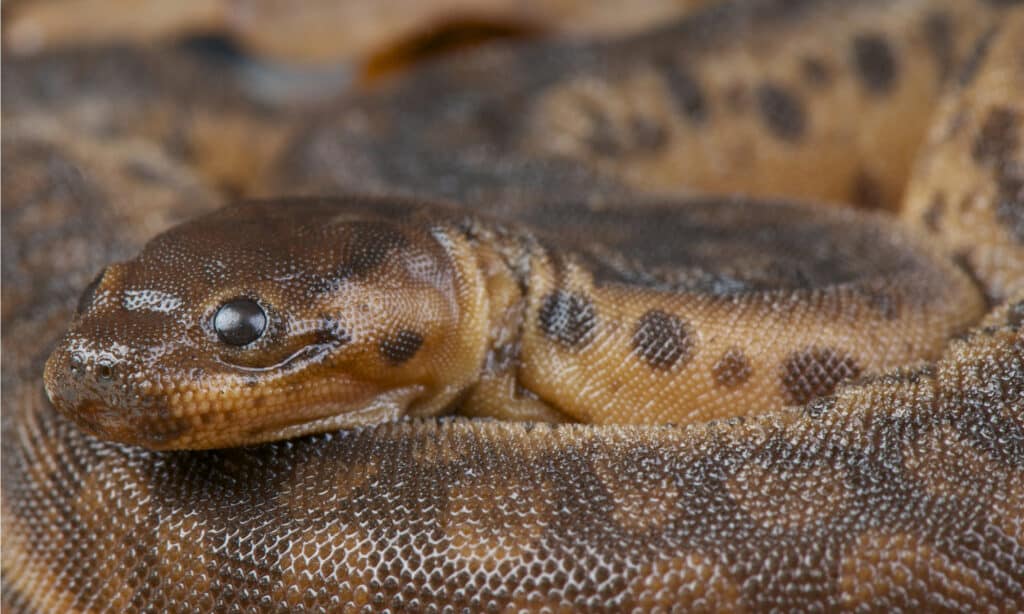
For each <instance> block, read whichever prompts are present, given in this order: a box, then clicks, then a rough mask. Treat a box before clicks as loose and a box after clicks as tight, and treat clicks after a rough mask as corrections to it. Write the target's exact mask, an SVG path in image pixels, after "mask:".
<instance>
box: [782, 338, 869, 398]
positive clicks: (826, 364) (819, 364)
mask: <svg viewBox="0 0 1024 614" xmlns="http://www.w3.org/2000/svg"><path fill="white" fill-rule="evenodd" d="M860 373H861V368H860V366H859V365H858V364H857V361H856V360H854V359H853V357H851V356H849V355H848V354H847V353H846V352H843V351H842V350H839V349H836V348H831V347H809V348H806V349H804V350H801V351H799V352H794V353H793V354H790V355H789V357H788V358H787V359H786V360H785V361H784V362H783V364H782V373H781V382H782V396H783V398H784V399H785V400H786V403H788V404H790V405H803V404H805V403H807V402H809V401H811V400H813V399H816V398H818V397H823V396H827V395H830V394H832V392H834V391H835V389H836V386H838V385H839V383H840V382H842V381H844V380H847V379H850V378H854V377H857V376H858V375H860Z"/></svg>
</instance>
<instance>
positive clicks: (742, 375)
mask: <svg viewBox="0 0 1024 614" xmlns="http://www.w3.org/2000/svg"><path fill="white" fill-rule="evenodd" d="M752 372H753V369H752V368H751V366H750V360H748V359H747V356H746V354H744V353H743V350H741V349H739V348H729V350H728V351H727V352H726V353H725V354H722V357H721V358H719V359H718V361H717V362H715V365H714V366H713V367H712V368H711V375H712V376H713V377H714V378H715V383H717V384H718V385H719V386H725V387H726V388H733V387H735V386H740V385H742V384H743V383H744V382H746V381H747V380H748V379H750V374H751V373H752Z"/></svg>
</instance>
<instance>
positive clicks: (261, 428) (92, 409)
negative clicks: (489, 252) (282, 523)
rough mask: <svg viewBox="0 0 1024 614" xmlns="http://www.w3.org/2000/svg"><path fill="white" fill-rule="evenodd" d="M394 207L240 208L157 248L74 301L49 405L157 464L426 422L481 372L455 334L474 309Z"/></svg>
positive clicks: (461, 334) (427, 239)
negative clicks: (392, 423)
mask: <svg viewBox="0 0 1024 614" xmlns="http://www.w3.org/2000/svg"><path fill="white" fill-rule="evenodd" d="M393 204H394V203H391V202H389V201H379V202H378V201H372V200H369V201H367V200H354V199H349V200H293V201H266V202H248V203H242V204H238V205H234V206H230V207H227V208H225V209H222V210H220V211H216V212H213V213H212V214H209V215H206V216H204V217H201V218H198V219H195V220H193V221H190V222H187V223H185V224H183V225H181V226H178V227H176V228H173V229H171V230H169V231H168V232H166V233H164V234H162V235H159V236H158V237H156V238H155V239H153V240H152V241H151V242H150V243H148V244H147V245H146V246H145V248H144V249H143V250H142V252H141V253H140V254H139V255H138V256H137V257H136V258H135V259H134V260H131V261H129V262H124V263H118V264H113V265H110V266H108V267H107V268H106V269H104V270H103V271H102V272H101V273H100V275H99V276H98V277H97V278H96V280H95V281H94V282H93V283H92V284H90V285H89V287H88V288H87V289H86V291H85V293H84V294H83V296H82V298H81V301H80V303H79V307H78V312H77V314H76V315H75V317H74V319H73V321H72V323H71V326H70V329H69V330H68V332H67V333H66V334H65V336H64V337H63V339H62V340H61V341H60V343H59V345H58V347H57V348H56V349H55V350H54V352H53V354H52V355H51V356H50V358H49V360H48V361H47V364H46V370H45V376H44V379H45V383H46V390H47V393H48V395H49V397H50V400H51V401H52V402H53V404H54V405H55V406H56V407H57V409H58V410H59V411H61V412H62V413H63V414H64V415H66V416H68V417H69V418H71V419H72V420H73V421H74V422H76V423H77V424H78V425H79V426H80V427H81V428H83V429H84V430H86V431H88V432H90V433H92V434H94V435H97V436H99V437H102V438H105V439H112V440H115V441H120V442H124V443H130V444H137V445H142V446H146V447H149V448H153V449H180V448H211V447H225V446H232V445H243V444H250V443H257V442H262V441H269V440H276V439H282V438H287V437H292V436H297V435H302V434H306V433H312V432H318V431H323V430H328V429H333V428H338V427H345V426H356V425H362V424H371V423H377V422H381V421H384V420H388V419H393V418H395V417H398V416H401V415H405V414H414V415H423V414H429V413H436V412H437V411H439V409H440V408H441V407H442V406H444V405H446V404H447V401H450V400H451V398H452V397H454V395H455V394H456V393H457V392H458V391H459V390H461V388H462V387H464V386H463V382H464V381H465V380H466V379H467V378H469V377H471V375H469V373H470V372H474V369H479V364H480V360H481V357H482V355H483V349H482V348H483V343H482V342H474V341H472V339H476V338H478V337H479V336H480V335H481V334H482V331H467V330H464V329H465V326H464V324H465V320H466V318H462V317H461V316H462V313H463V311H464V310H465V309H467V308H470V309H474V308H475V305H476V303H475V302H474V301H479V300H481V299H480V296H479V294H480V291H479V289H478V288H477V284H474V283H471V282H469V281H468V280H467V279H465V278H463V276H462V275H461V273H460V269H459V267H458V266H456V264H455V261H456V260H457V258H456V255H455V254H454V253H453V251H452V250H453V249H455V248H454V247H452V245H451V244H450V243H448V242H446V241H445V240H444V237H443V236H441V235H440V234H439V232H438V231H434V230H432V229H431V228H430V226H429V225H426V224H413V223H409V222H408V219H407V218H408V216H409V215H412V214H414V213H415V209H410V208H409V207H408V206H403V207H397V206H395V207H393V206H392V205H393ZM392 209H394V211H392ZM399 211H401V212H402V214H400V213H399ZM392 213H393V214H394V215H391V214H392ZM399 215H402V216H403V217H405V218H406V220H405V221H402V220H400V219H399ZM478 346H479V347H478Z"/></svg>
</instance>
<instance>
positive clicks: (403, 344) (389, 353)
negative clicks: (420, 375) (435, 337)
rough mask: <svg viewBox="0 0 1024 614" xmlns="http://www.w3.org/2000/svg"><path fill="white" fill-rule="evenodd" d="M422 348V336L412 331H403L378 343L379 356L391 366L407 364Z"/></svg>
mask: <svg viewBox="0 0 1024 614" xmlns="http://www.w3.org/2000/svg"><path fill="white" fill-rule="evenodd" d="M422 346H423V335H421V334H419V333H417V332H416V331H413V330H408V329H403V330H400V331H398V334H396V335H394V336H392V337H385V338H384V339H381V342H380V347H379V349H380V355H381V356H383V357H384V360H386V361H387V362H388V363H389V364H391V365H393V366H398V365H401V364H402V363H405V362H408V361H409V359H411V358H412V357H413V356H415V355H416V352H418V351H419V350H420V347H422Z"/></svg>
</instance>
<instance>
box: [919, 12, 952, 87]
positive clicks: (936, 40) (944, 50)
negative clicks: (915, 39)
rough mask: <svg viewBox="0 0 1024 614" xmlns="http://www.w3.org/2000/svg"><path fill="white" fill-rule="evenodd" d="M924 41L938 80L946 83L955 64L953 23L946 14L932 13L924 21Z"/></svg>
mask: <svg viewBox="0 0 1024 614" xmlns="http://www.w3.org/2000/svg"><path fill="white" fill-rule="evenodd" d="M924 39H925V42H926V43H927V44H928V49H929V50H930V51H931V53H932V58H933V59H934V60H935V69H936V71H937V72H938V74H939V79H940V80H942V81H946V80H947V79H949V76H950V74H952V72H953V66H954V64H955V62H956V57H955V50H956V42H955V41H954V40H953V22H952V20H951V19H950V18H949V15H947V14H946V13H932V14H931V15H929V16H928V17H927V18H926V19H925V21H924Z"/></svg>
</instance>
